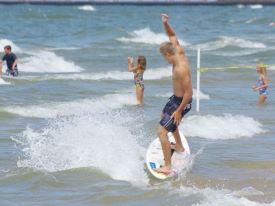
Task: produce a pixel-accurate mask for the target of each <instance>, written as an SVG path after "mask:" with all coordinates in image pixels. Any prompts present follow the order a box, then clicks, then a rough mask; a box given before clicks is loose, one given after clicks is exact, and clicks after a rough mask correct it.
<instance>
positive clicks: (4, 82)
mask: <svg viewBox="0 0 275 206" xmlns="http://www.w3.org/2000/svg"><path fill="white" fill-rule="evenodd" d="M8 84H10V82H6V81H5V80H4V79H2V78H1V77H0V85H8Z"/></svg>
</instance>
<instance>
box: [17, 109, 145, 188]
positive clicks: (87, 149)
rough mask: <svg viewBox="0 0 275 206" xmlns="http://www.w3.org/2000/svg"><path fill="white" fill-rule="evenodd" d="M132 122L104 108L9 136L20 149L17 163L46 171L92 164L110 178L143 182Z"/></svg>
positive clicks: (126, 117)
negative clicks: (20, 154)
mask: <svg viewBox="0 0 275 206" xmlns="http://www.w3.org/2000/svg"><path fill="white" fill-rule="evenodd" d="M131 121H134V119H132V118H131V117H130V116H128V115H127V113H120V112H115V113H114V112H110V111H109V112H106V110H105V111H104V112H101V113H97V114H93V115H82V116H73V117H70V118H64V119H56V120H53V121H51V122H50V123H49V125H48V126H47V127H45V128H43V129H41V130H38V131H34V130H33V129H30V128H27V129H26V130H25V131H24V132H23V134H22V135H19V136H18V137H16V138H12V139H13V140H14V141H15V142H16V143H17V146H19V147H21V149H22V152H23V156H22V157H21V158H20V159H19V160H18V162H17V165H18V167H27V168H32V169H36V170H44V171H47V172H56V171H63V170H68V169H73V168H81V167H91V168H95V169H97V170H100V171H102V172H103V173H105V174H107V175H109V176H110V177H111V178H113V179H117V180H126V181H129V182H131V183H133V184H138V185H145V184H146V183H147V177H146V174H145V172H144V167H143V166H144V160H143V156H144V154H145V152H144V151H143V148H142V147H141V146H139V144H138V143H137V136H136V135H133V134H132V133H131V131H129V128H131V127H130V126H129V125H127V124H128V123H129V122H131ZM118 165H119V166H118Z"/></svg>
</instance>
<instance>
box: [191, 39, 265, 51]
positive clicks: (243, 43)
mask: <svg viewBox="0 0 275 206" xmlns="http://www.w3.org/2000/svg"><path fill="white" fill-rule="evenodd" d="M228 46H234V47H239V48H249V49H265V48H267V46H266V45H265V44H263V43H260V42H255V41H249V40H246V39H241V38H236V37H228V36H222V37H219V38H218V39H217V40H214V41H209V42H206V43H202V44H198V45H196V46H193V47H192V48H193V49H197V48H200V49H202V50H205V51H211V50H218V49H221V48H224V47H228Z"/></svg>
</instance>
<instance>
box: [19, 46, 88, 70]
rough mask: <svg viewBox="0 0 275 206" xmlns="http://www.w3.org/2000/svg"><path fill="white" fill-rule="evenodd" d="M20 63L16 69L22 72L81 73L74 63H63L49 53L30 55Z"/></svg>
mask: <svg viewBox="0 0 275 206" xmlns="http://www.w3.org/2000/svg"><path fill="white" fill-rule="evenodd" d="M20 62H21V63H19V65H18V67H19V70H20V71H23V72H34V73H64V72H81V71H83V69H82V68H81V67H79V66H77V65H76V64H75V63H74V62H69V61H65V60H64V58H63V57H60V56H57V55H56V54H55V53H53V52H49V51H39V52H37V53H32V56H29V57H25V58H22V59H21V61H20Z"/></svg>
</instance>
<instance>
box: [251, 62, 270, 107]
mask: <svg viewBox="0 0 275 206" xmlns="http://www.w3.org/2000/svg"><path fill="white" fill-rule="evenodd" d="M256 71H257V73H258V74H259V78H258V81H257V84H256V85H254V86H253V87H252V88H253V90H254V91H259V100H258V104H259V105H260V106H261V105H263V104H264V103H265V101H266V99H267V96H268V91H267V87H268V79H267V74H266V66H265V65H264V64H258V65H257V66H256Z"/></svg>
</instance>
